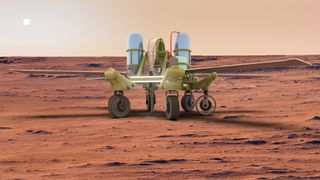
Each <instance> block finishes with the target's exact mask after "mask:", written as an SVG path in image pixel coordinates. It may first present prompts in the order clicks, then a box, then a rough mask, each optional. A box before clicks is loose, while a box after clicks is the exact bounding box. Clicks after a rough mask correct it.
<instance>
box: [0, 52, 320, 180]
mask: <svg viewBox="0 0 320 180" xmlns="http://www.w3.org/2000/svg"><path fill="white" fill-rule="evenodd" d="M287 57H289V56H260V57H256V56H250V57H236V56H234V57H227V56H224V57H217V59H216V60H204V61H199V62H196V63H195V64H194V66H195V67H201V66H212V65H223V64H236V63H241V62H253V61H262V60H275V59H283V58H287ZM301 58H302V59H304V60H307V61H309V62H311V63H319V62H320V56H304V57H301ZM124 63H125V58H122V57H101V58H62V57H57V58H31V57H30V58H17V57H12V58H0V77H1V78H0V179H106V178H108V179H137V178H141V179H207V178H208V179H211V178H226V179H264V178H268V179H269V178H276V179H295V178H296V179H299V178H303V179H308V178H310V179H311V178H314V179H319V178H320V167H319V164H320V117H319V116H320V110H319V109H320V108H319V107H320V70H319V66H316V67H318V69H317V68H316V67H315V68H305V67H302V68H289V69H281V70H268V71H256V72H254V73H259V74H273V75H276V76H273V77H270V78H259V79H245V78H219V79H217V80H216V81H215V82H214V83H213V85H212V86H211V87H210V94H211V95H212V96H213V97H215V99H216V101H217V104H218V107H217V110H216V113H214V114H213V115H212V116H207V117H206V116H200V115H198V114H197V113H196V112H192V113H185V112H182V113H181V117H180V119H179V121H168V120H166V119H165V117H164V113H163V110H162V109H163V105H162V102H163V95H164V92H163V91H161V90H160V91H159V93H158V94H157V96H158V97H157V98H158V99H157V104H156V113H155V115H153V116H152V115H149V114H148V113H147V112H146V111H145V108H146V105H145V99H144V98H145V93H144V91H143V89H142V88H140V87H137V88H135V89H133V90H131V91H128V92H125V94H126V95H127V96H128V97H129V98H130V101H131V104H132V112H131V114H130V116H129V117H127V118H121V119H112V118H110V117H109V116H108V110H107V107H106V104H107V99H108V97H109V96H111V95H112V90H111V87H110V85H109V84H108V83H106V82H104V81H99V80H96V81H88V80H87V78H86V77H82V76H71V77H70V76H49V77H48V76H30V75H25V74H19V73H15V72H9V71H8V69H10V68H36V69H75V70H105V69H106V68H107V67H109V66H113V67H115V68H117V69H119V70H124V69H125V67H124ZM252 73H253V72H252ZM180 94H181V93H180Z"/></svg>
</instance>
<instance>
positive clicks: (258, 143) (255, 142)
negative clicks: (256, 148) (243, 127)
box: [245, 140, 267, 145]
mask: <svg viewBox="0 0 320 180" xmlns="http://www.w3.org/2000/svg"><path fill="white" fill-rule="evenodd" d="M266 143H267V141H264V140H253V141H246V142H245V144H253V145H261V144H266Z"/></svg>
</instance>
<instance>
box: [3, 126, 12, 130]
mask: <svg viewBox="0 0 320 180" xmlns="http://www.w3.org/2000/svg"><path fill="white" fill-rule="evenodd" d="M1 129H12V128H11V127H0V130H1Z"/></svg>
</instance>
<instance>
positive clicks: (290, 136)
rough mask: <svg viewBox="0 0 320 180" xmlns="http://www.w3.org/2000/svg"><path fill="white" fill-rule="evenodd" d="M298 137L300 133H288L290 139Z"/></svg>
mask: <svg viewBox="0 0 320 180" xmlns="http://www.w3.org/2000/svg"><path fill="white" fill-rule="evenodd" d="M297 137H299V135H298V134H288V136H287V138H288V139H292V138H297Z"/></svg>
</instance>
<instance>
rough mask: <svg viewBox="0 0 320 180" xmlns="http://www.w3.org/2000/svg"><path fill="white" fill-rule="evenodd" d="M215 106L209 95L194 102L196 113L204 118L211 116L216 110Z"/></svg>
mask: <svg viewBox="0 0 320 180" xmlns="http://www.w3.org/2000/svg"><path fill="white" fill-rule="evenodd" d="M216 107H217V104H216V101H215V100H214V98H213V97H211V96H209V95H203V96H200V97H199V98H198V99H197V102H196V108H197V111H198V112H199V113H200V114H202V115H205V116H208V115H211V114H212V113H213V112H214V111H215V110H216Z"/></svg>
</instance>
